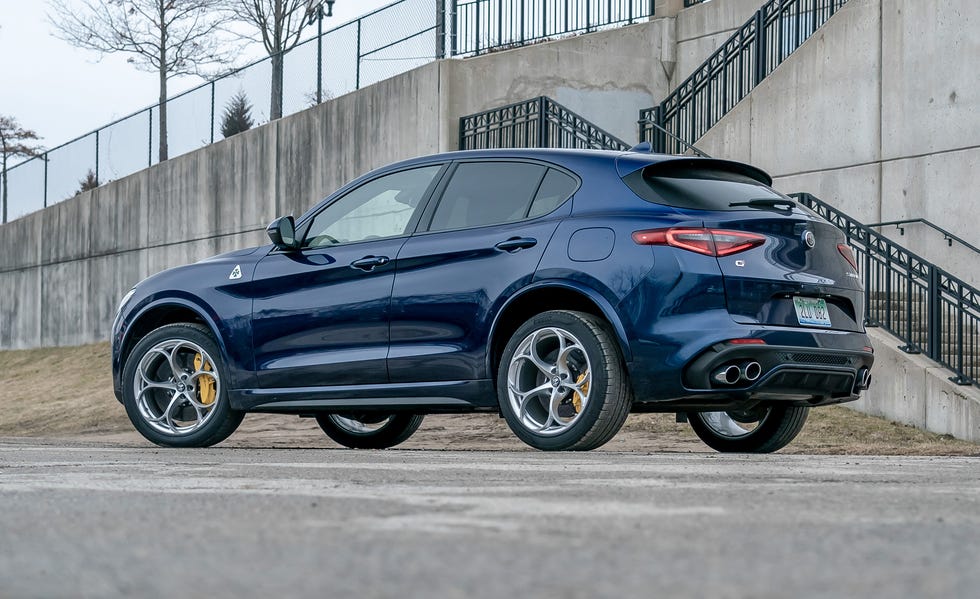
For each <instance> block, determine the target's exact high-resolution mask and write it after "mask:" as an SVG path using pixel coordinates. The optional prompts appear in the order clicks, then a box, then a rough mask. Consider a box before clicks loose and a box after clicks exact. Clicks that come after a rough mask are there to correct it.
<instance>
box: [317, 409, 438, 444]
mask: <svg viewBox="0 0 980 599" xmlns="http://www.w3.org/2000/svg"><path fill="white" fill-rule="evenodd" d="M423 418H424V416H423V415H422V414H378V415H373V414H361V415H358V414H350V415H348V414H318V415H317V417H316V423H317V424H319V425H320V428H321V429H323V432H324V433H326V434H327V436H328V437H330V438H331V439H333V440H334V441H336V442H337V443H340V444H341V445H343V446H344V447H349V448H351V449H388V448H389V447H394V446H395V445H398V444H399V443H402V442H403V441H405V440H406V439H408V438H409V437H411V436H412V434H413V433H414V432H415V431H417V430H418V428H419V426H421V425H422V419H423ZM338 419H340V420H338ZM345 420H346V421H353V422H355V423H363V424H368V425H380V426H379V427H378V428H374V429H370V430H368V429H367V427H365V430H364V431H357V430H355V429H354V428H353V427H351V426H350V424H347V423H345V422H344V421H345Z"/></svg>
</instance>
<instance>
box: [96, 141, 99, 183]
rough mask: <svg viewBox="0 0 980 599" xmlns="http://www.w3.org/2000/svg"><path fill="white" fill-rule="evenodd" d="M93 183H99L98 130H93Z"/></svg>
mask: <svg viewBox="0 0 980 599" xmlns="http://www.w3.org/2000/svg"><path fill="white" fill-rule="evenodd" d="M95 181H96V183H98V181H99V130H98V129H96V130H95Z"/></svg>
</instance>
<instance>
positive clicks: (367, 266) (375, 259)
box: [350, 256, 389, 272]
mask: <svg viewBox="0 0 980 599" xmlns="http://www.w3.org/2000/svg"><path fill="white" fill-rule="evenodd" d="M388 261H389V258H388V256H364V257H363V258H361V259H360V260H354V261H353V262H351V263H350V267H351V268H357V269H360V270H364V271H368V272H370V271H372V270H374V269H375V267H378V266H384V265H385V264H388Z"/></svg>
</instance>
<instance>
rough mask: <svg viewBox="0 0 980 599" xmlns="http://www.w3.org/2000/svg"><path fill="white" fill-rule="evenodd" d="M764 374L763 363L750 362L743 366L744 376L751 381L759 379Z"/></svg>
mask: <svg viewBox="0 0 980 599" xmlns="http://www.w3.org/2000/svg"><path fill="white" fill-rule="evenodd" d="M760 376H762V365H761V364H759V363H758V362H749V363H747V364H745V366H743V367H742V378H744V379H745V380H747V381H749V382H750V383H751V382H752V381H755V380H758V378H759V377H760Z"/></svg>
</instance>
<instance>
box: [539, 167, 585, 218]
mask: <svg viewBox="0 0 980 599" xmlns="http://www.w3.org/2000/svg"><path fill="white" fill-rule="evenodd" d="M577 186H578V181H576V180H575V179H574V178H573V177H571V176H569V175H566V174H565V173H563V172H561V171H557V170H555V169H553V168H552V169H548V174H547V175H545V176H544V181H542V182H541V187H539V188H538V193H536V194H535V195H534V201H533V202H531V210H530V211H529V212H528V214H527V215H528V216H529V217H531V218H534V217H535V216H541V215H542V214H548V213H549V212H551V211H552V210H554V209H555V208H557V207H558V206H560V205H561V204H562V203H564V201H565V200H567V199H568V198H569V197H570V196H571V195H572V193H574V192H575V188H576V187H577Z"/></svg>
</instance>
